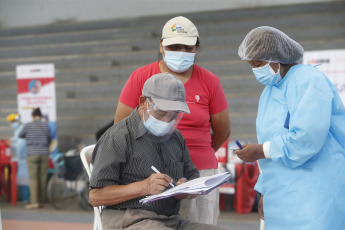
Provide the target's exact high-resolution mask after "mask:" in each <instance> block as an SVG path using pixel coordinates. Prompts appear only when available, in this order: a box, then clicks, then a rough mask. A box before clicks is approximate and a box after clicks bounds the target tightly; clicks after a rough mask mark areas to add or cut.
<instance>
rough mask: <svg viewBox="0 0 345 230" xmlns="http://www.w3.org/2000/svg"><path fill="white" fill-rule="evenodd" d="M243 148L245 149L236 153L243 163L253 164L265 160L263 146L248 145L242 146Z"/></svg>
mask: <svg viewBox="0 0 345 230" xmlns="http://www.w3.org/2000/svg"><path fill="white" fill-rule="evenodd" d="M242 147H243V149H239V150H236V151H234V153H235V154H237V156H238V157H239V158H240V159H241V160H243V161H246V162H252V161H256V160H259V159H262V158H265V154H264V150H263V145H262V144H261V145H259V144H248V145H242Z"/></svg>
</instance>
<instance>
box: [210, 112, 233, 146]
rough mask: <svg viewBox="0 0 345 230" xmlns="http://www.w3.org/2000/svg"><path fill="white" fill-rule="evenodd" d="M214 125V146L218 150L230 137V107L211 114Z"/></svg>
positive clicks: (212, 125)
mask: <svg viewBox="0 0 345 230" xmlns="http://www.w3.org/2000/svg"><path fill="white" fill-rule="evenodd" d="M211 127H212V131H213V134H212V137H211V138H212V148H213V149H214V151H217V150H218V149H219V148H220V147H221V146H222V144H223V143H224V142H225V141H226V140H227V139H228V138H229V137H230V133H231V128H230V115H229V109H225V110H223V111H222V112H220V113H217V114H213V115H211Z"/></svg>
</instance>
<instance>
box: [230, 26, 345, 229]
mask: <svg viewBox="0 0 345 230" xmlns="http://www.w3.org/2000/svg"><path fill="white" fill-rule="evenodd" d="M303 52H304V50H303V47H302V46H301V45H300V44H298V43H297V42H296V41H294V40H292V39H291V38H290V37H288V36H287V35H286V34H284V33H283V32H281V31H280V30H277V29H275V28H272V27H267V26H263V27H258V28H255V29H254V30H252V31H250V32H249V33H248V34H247V36H246V37H245V39H244V40H243V42H242V44H241V45H240V47H239V49H238V54H239V56H240V57H241V59H242V60H246V61H248V62H249V64H250V65H251V66H252V68H253V73H254V75H255V77H256V79H257V80H258V81H259V82H260V83H262V84H264V85H266V88H265V89H264V90H263V92H262V95H261V97H260V101H259V108H258V115H257V120H256V129H257V137H258V142H259V144H249V145H244V146H243V147H244V148H243V150H237V151H236V153H237V155H238V156H239V158H241V159H242V160H245V161H255V160H258V159H259V164H260V167H261V170H262V174H261V175H260V177H259V179H258V182H257V184H256V186H255V189H256V190H257V191H258V192H260V193H261V194H262V197H261V199H260V202H259V214H260V216H261V218H262V219H263V218H264V217H265V228H266V229H280V230H284V229H288V230H294V229H303V230H309V229H310V230H311V229H343V228H344V226H345V218H344V214H345V196H344V194H345V180H344V175H345V142H344V140H345V129H344V127H345V108H344V105H343V103H342V101H341V99H340V98H339V95H338V92H337V90H336V88H335V86H334V85H333V84H332V83H331V82H330V80H329V79H328V78H327V77H326V76H325V75H324V74H323V73H322V72H321V71H320V70H318V69H317V67H315V66H313V65H303V64H298V62H299V61H300V60H301V59H302V56H303ZM262 208H263V210H262Z"/></svg>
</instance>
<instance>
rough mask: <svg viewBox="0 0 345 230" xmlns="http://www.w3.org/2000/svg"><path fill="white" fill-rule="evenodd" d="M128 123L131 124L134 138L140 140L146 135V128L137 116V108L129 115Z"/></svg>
mask: <svg viewBox="0 0 345 230" xmlns="http://www.w3.org/2000/svg"><path fill="white" fill-rule="evenodd" d="M130 118H131V119H130V120H129V122H130V123H131V127H132V130H131V131H132V132H133V134H134V137H135V138H136V139H137V138H140V137H142V136H144V134H146V132H147V131H146V128H145V126H144V124H143V122H142V120H141V117H140V116H139V106H137V108H136V109H135V110H134V111H133V112H132V113H131V115H130Z"/></svg>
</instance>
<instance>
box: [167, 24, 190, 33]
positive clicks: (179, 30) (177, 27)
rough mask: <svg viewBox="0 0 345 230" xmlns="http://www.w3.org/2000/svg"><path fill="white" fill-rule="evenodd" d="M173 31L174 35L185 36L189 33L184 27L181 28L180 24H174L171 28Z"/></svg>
mask: <svg viewBox="0 0 345 230" xmlns="http://www.w3.org/2000/svg"><path fill="white" fill-rule="evenodd" d="M171 31H172V32H173V33H183V34H186V33H187V32H186V31H185V30H184V29H183V28H182V26H180V25H179V24H174V25H173V26H172V27H171Z"/></svg>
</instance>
